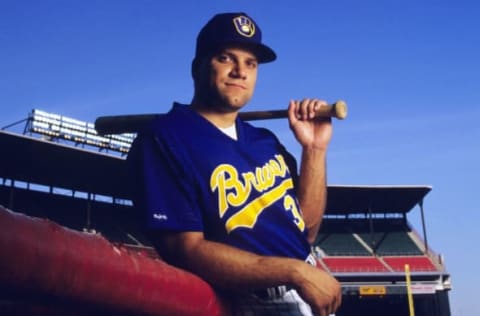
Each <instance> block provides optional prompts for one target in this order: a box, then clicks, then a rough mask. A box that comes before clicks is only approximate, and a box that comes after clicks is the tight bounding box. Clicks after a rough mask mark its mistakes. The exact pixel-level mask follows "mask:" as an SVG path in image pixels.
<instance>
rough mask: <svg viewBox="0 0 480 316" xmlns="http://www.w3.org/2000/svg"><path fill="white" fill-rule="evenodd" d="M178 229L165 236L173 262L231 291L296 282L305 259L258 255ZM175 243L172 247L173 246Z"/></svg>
mask: <svg viewBox="0 0 480 316" xmlns="http://www.w3.org/2000/svg"><path fill="white" fill-rule="evenodd" d="M192 234H199V233H180V234H175V235H172V236H170V237H167V240H170V241H167V243H168V244H169V246H168V247H169V248H170V251H174V253H175V256H176V258H175V262H174V264H175V265H178V266H180V267H182V268H184V269H186V270H189V271H191V272H193V273H195V274H197V275H199V276H200V277H202V278H203V279H205V280H207V281H208V282H210V283H211V284H212V285H213V286H215V287H218V288H223V289H228V290H233V291H253V290H256V289H263V288H268V287H272V286H278V285H291V286H295V285H298V282H299V281H298V274H299V270H301V269H302V266H304V265H307V264H306V263H304V262H302V261H300V260H296V259H290V258H281V257H267V256H259V255H256V254H253V253H250V252H247V251H243V250H240V249H238V248H234V247H231V246H228V245H224V244H221V243H217V242H212V241H208V240H204V239H203V237H202V238H191V237H192ZM173 247H174V248H173Z"/></svg>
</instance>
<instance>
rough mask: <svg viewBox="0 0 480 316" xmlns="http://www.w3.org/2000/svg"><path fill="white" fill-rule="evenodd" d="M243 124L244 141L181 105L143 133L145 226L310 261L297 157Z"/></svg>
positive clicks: (138, 185) (137, 172)
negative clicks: (298, 187) (297, 188)
mask: <svg viewBox="0 0 480 316" xmlns="http://www.w3.org/2000/svg"><path fill="white" fill-rule="evenodd" d="M236 128H237V134H238V140H234V139H232V138H230V137H229V136H227V135H225V134H224V133H223V132H222V131H220V130H219V129H218V128H217V127H215V126H214V125H213V124H212V123H210V122H209V121H208V120H206V119H205V118H203V117H202V116H200V115H199V114H198V113H196V112H195V111H193V110H192V109H191V107H190V106H187V105H181V104H177V103H176V104H174V106H173V108H172V110H171V111H170V112H168V113H167V114H166V115H163V116H160V117H159V118H158V119H155V120H154V121H153V122H152V124H151V125H150V126H148V128H146V129H145V130H144V131H143V132H142V133H139V135H138V137H137V138H136V140H135V142H134V144H133V146H132V149H131V151H130V153H129V156H128V162H129V165H130V166H131V167H133V168H132V170H131V172H132V173H133V174H134V179H135V180H134V181H133V182H132V183H133V184H134V186H135V188H134V192H135V194H134V203H135V205H136V206H137V207H138V208H140V209H141V210H142V211H143V212H144V214H145V225H146V229H147V230H150V231H155V230H160V231H177V232H186V231H195V232H203V233H204V236H205V238H206V239H208V240H212V241H217V242H221V243H225V244H228V245H231V246H234V247H238V248H240V249H243V250H247V251H251V252H253V253H256V254H260V255H267V256H270V255H272V256H284V257H292V258H298V259H301V260H304V259H305V258H306V257H307V256H308V254H309V252H310V245H309V243H308V242H307V239H306V236H307V228H306V227H305V223H304V221H303V218H302V215H301V210H300V206H299V203H298V200H297V198H296V194H295V185H294V183H295V181H296V178H297V170H296V162H295V159H294V158H293V157H292V155H291V154H289V153H288V152H287V151H286V150H285V148H284V147H283V146H282V145H281V144H280V142H279V141H278V139H277V138H276V137H275V135H273V133H271V132H270V131H268V130H267V129H264V128H258V127H254V126H252V125H251V124H249V123H246V122H243V121H241V120H240V119H237V121H236Z"/></svg>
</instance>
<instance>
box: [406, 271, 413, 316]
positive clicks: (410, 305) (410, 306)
mask: <svg viewBox="0 0 480 316" xmlns="http://www.w3.org/2000/svg"><path fill="white" fill-rule="evenodd" d="M405 279H406V281H407V296H408V309H409V311H410V316H415V309H414V308H413V295H412V286H411V285H412V283H411V281H410V266H409V265H408V264H406V265H405Z"/></svg>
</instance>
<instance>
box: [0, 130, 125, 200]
mask: <svg viewBox="0 0 480 316" xmlns="http://www.w3.org/2000/svg"><path fill="white" fill-rule="evenodd" d="M0 146H1V148H3V150H2V152H3V153H2V155H0V177H2V178H7V179H13V180H18V181H25V182H28V183H35V184H41V185H48V186H52V187H58V188H64V189H69V190H75V191H82V192H89V193H95V194H101V195H106V196H111V197H116V198H127V197H128V193H127V190H126V188H127V186H126V185H125V184H126V181H127V171H126V168H125V166H124V165H125V160H124V159H122V158H121V157H116V156H113V155H107V154H104V153H100V152H94V151H91V150H85V149H82V148H79V147H73V146H67V145H64V144H60V143H55V142H52V141H47V140H42V139H38V138H33V137H29V136H24V135H19V134H16V133H10V132H6V131H0Z"/></svg>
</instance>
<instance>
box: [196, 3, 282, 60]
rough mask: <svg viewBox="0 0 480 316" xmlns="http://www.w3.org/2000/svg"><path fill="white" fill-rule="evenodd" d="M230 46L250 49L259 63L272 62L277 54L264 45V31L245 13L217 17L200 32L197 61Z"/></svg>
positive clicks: (223, 14) (225, 14)
mask: <svg viewBox="0 0 480 316" xmlns="http://www.w3.org/2000/svg"><path fill="white" fill-rule="evenodd" d="M228 45H239V46H241V47H245V48H247V49H249V50H250V51H251V52H252V53H253V54H254V55H255V56H256V57H257V59H258V62H259V63H268V62H272V61H274V60H275V59H276V58H277V55H276V54H275V52H274V51H273V50H272V49H271V48H270V47H268V46H267V45H265V44H263V43H262V31H261V30H260V27H259V26H258V24H256V23H255V21H254V20H253V19H252V18H251V17H249V16H248V15H247V14H245V13H243V12H239V13H221V14H217V15H215V16H214V17H213V18H212V19H210V21H208V23H207V24H205V26H204V27H203V28H202V29H201V30H200V33H199V34H198V36H197V46H196V51H195V59H198V58H199V57H204V56H208V55H209V54H211V53H214V52H215V51H216V50H218V49H221V48H223V47H226V46H228Z"/></svg>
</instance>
